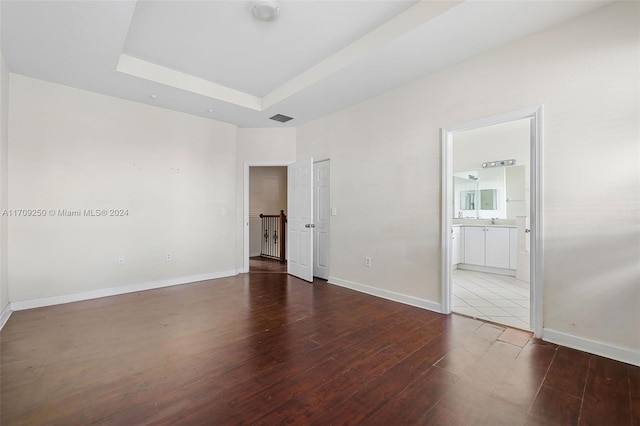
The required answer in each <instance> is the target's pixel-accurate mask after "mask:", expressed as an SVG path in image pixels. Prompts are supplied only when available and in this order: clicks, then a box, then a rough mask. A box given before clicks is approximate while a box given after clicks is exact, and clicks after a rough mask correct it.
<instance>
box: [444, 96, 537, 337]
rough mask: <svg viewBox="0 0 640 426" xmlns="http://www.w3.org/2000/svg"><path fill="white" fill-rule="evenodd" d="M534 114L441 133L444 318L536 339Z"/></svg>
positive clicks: (533, 111) (514, 115) (534, 111)
mask: <svg viewBox="0 0 640 426" xmlns="http://www.w3.org/2000/svg"><path fill="white" fill-rule="evenodd" d="M540 118H541V108H533V109H530V110H525V111H520V112H516V113H511V114H505V115H503V116H499V117H493V118H489V119H486V120H482V121H478V122H473V123H466V124H463V125H460V126H456V127H455V128H449V129H443V166H444V167H443V221H442V223H443V274H442V275H443V286H442V289H443V300H442V306H443V312H446V313H449V312H456V313H460V314H463V315H467V316H471V317H474V318H478V319H482V320H487V321H491V322H496V323H499V324H503V325H507V326H510V327H516V328H520V329H525V330H533V331H534V332H535V333H536V335H539V334H540V331H541V321H540V316H541V315H539V312H538V309H540V308H541V306H540V302H541V298H540V296H541V295H540V291H539V288H537V278H538V275H537V274H536V272H537V271H539V270H540V268H538V269H536V265H537V266H540V265H538V264H537V263H536V261H540V260H541V259H540V258H538V257H537V256H536V255H535V254H533V251H534V250H535V249H536V248H538V247H537V246H536V237H537V236H538V234H537V233H535V232H532V230H534V229H539V228H535V227H534V225H538V226H539V222H538V221H539V215H538V214H536V213H537V212H538V209H539V196H540V194H539V184H538V182H539V178H540V168H539V161H537V160H538V159H539V155H540V152H539V151H540V137H539V136H540V132H539V125H540Z"/></svg>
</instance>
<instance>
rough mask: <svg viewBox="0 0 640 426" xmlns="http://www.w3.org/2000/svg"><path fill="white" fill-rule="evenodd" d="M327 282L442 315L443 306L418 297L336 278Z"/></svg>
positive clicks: (331, 278) (330, 278)
mask: <svg viewBox="0 0 640 426" xmlns="http://www.w3.org/2000/svg"><path fill="white" fill-rule="evenodd" d="M327 282H328V283H329V284H335V285H339V286H340V287H346V288H350V289H351V290H355V291H359V292H361V293H366V294H370V295H372V296H377V297H381V298H383V299H387V300H393V301H394V302H400V303H404V304H405V305H411V306H416V307H418V308H423V309H427V310H429V311H434V312H438V313H442V305H441V304H440V303H435V302H432V301H430V300H426V299H420V298H418V297H414V296H408V295H406V294H402V293H396V292H395V291H391V290H383V289H380V288H376V287H371V286H368V285H365V284H360V283H355V282H353V281H347V280H342V279H340V278H336V277H329V279H328V280H327Z"/></svg>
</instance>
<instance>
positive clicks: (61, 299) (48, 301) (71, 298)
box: [11, 269, 239, 311]
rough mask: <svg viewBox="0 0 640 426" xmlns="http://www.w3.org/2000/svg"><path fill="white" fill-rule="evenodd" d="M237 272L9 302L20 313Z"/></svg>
mask: <svg viewBox="0 0 640 426" xmlns="http://www.w3.org/2000/svg"><path fill="white" fill-rule="evenodd" d="M238 273H239V270H238V269H235V270H230V271H221V272H213V273H209V274H200V275H190V276H187V277H179V278H171V279H167V280H161V281H153V282H147V283H139V284H132V285H125V286H120V287H111V288H103V289H100V290H93V291H85V292H82V293H73V294H64V295H61V296H52V297H43V298H40V299H31V300H23V301H19V302H11V310H13V311H22V310H24V309H33V308H41V307H43V306H52V305H61V304H63V303H71V302H79V301H82V300H90V299H98V298H100V297H108V296H117V295H119V294H125V293H135V292H137V291H145V290H153V289H156V288H162V287H171V286H174V285H182V284H190V283H194V282H198V281H206V280H213V279H216V278H225V277H232V276H235V275H238Z"/></svg>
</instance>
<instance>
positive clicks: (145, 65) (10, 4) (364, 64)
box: [0, 0, 611, 127]
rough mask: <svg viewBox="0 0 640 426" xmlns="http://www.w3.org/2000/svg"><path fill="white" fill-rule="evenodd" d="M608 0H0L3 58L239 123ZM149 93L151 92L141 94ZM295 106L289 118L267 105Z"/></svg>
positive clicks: (304, 112)
mask: <svg viewBox="0 0 640 426" xmlns="http://www.w3.org/2000/svg"><path fill="white" fill-rule="evenodd" d="M608 3H611V1H608V0H603V1H597V0H589V1H579V0H577V1H576V0H573V1H544V0H539V1H521V0H510V1H507V0H504V1H477V0H467V1H418V2H416V1H401V0H378V1H369V0H355V1H342V0H330V1H314V0H306V1H305V0H289V1H277V2H276V4H277V5H278V6H279V7H280V18H279V19H278V20H276V21H273V22H260V21H257V20H256V19H255V18H254V17H253V16H252V14H251V8H252V6H253V4H254V2H252V1H240V0H234V1H164V0H160V1H138V2H136V1H42V2H39V1H26V0H22V1H7V0H2V1H1V2H0V14H1V17H0V18H1V21H0V23H1V30H2V31H1V34H0V36H1V41H2V53H3V55H4V57H5V60H6V62H7V64H8V66H9V69H10V70H11V71H12V72H15V73H18V74H24V75H27V76H31V77H35V78H39V79H43V80H47V81H51V82H55V83H61V84H65V85H68V86H72V87H77V88H81V89H86V90H90V91H93V92H98V93H103V94H107V95H111V96H116V97H119V98H124V99H130V100H133V101H137V102H144V103H147V104H151V105H157V106H160V107H163V108H168V109H172V110H176V111H182V112H185V113H188V114H194V115H199V116H202V117H208V118H213V119H217V120H221V121H226V122H230V123H234V124H237V125H238V126H241V127H282V126H299V125H300V124H303V123H305V122H308V121H311V120H314V119H316V118H319V117H322V116H324V115H326V114H329V113H331V112H334V111H337V110H339V109H342V108H345V107H347V106H349V105H352V104H354V103H357V102H359V101H362V100H364V99H367V98H369V97H372V96H375V95H378V94H380V93H382V92H384V91H387V90H390V89H392V88H394V87H397V86H399V85H402V84H405V83H408V82H410V81H413V80H415V79H418V78H420V77H423V76H425V75H427V74H429V73H432V72H435V71H439V70H442V69H445V68H447V67H449V66H451V65H454V64H456V63H459V62H462V61H464V60H466V59H469V58H471V57H473V56H476V55H479V54H481V53H483V52H486V51H488V50H491V49H495V48H497V47H499V46H502V45H505V44H508V43H510V42H513V41H515V40H517V39H520V38H522V37H525V36H527V35H529V34H533V33H535V32H539V31H542V30H544V29H545V28H548V27H550V26H552V25H555V24H557V23H560V22H562V21H565V20H567V19H570V18H572V17H574V16H577V15H580V14H583V13H586V12H588V11H591V10H594V9H596V8H599V7H602V6H603V5H605V4H608ZM151 95H155V98H152V97H151ZM277 113H280V114H284V115H288V116H291V117H294V120H291V121H290V122H289V123H287V124H281V123H278V122H275V121H273V120H269V117H271V116H272V115H274V114H277Z"/></svg>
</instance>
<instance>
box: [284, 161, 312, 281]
mask: <svg viewBox="0 0 640 426" xmlns="http://www.w3.org/2000/svg"><path fill="white" fill-rule="evenodd" d="M287 174H288V180H289V184H288V185H287V208H288V210H289V214H288V215H287V229H288V234H289V256H288V257H287V272H288V273H289V274H291V275H294V276H296V277H298V278H302V279H303V280H306V281H309V282H312V281H313V159H312V158H309V159H306V160H300V161H296V162H295V163H294V164H291V165H290V166H289V167H288V172H287Z"/></svg>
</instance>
